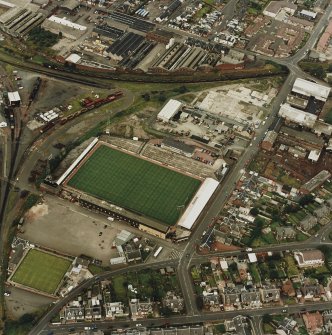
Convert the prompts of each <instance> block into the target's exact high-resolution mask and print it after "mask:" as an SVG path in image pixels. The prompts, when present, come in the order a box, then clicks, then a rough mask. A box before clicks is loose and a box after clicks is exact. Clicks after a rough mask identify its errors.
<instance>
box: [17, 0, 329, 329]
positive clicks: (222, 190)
mask: <svg viewBox="0 0 332 335" xmlns="http://www.w3.org/2000/svg"><path fill="white" fill-rule="evenodd" d="M234 4H236V0H233V1H232V0H231V1H230V2H229V10H230V11H231V10H232V6H233V5H234ZM225 8H226V7H225ZM225 10H226V9H225ZM331 11H332V4H331V5H329V7H328V8H327V9H326V12H325V14H324V15H323V17H322V18H321V20H320V21H319V23H318V24H317V25H316V27H315V29H314V31H313V32H312V35H311V37H310V38H309V39H308V41H307V42H306V44H305V45H304V47H303V48H301V49H300V50H298V52H297V53H296V54H295V55H294V56H292V57H289V58H288V59H273V58H271V57H263V56H258V57H261V58H264V59H270V60H273V61H275V62H277V63H279V64H281V65H285V66H287V67H288V69H289V72H290V73H289V76H288V77H287V79H286V81H285V82H284V84H283V86H282V87H281V89H280V91H279V93H278V95H277V96H276V98H275V99H274V101H273V103H272V105H271V111H270V114H269V115H268V119H267V120H266V123H265V125H264V126H262V128H261V129H259V131H258V132H257V136H256V138H255V139H254V140H253V141H252V146H249V147H248V149H247V150H246V151H245V152H244V154H243V155H242V156H241V157H240V158H239V160H238V162H237V164H236V165H235V167H234V168H233V169H232V170H231V171H230V173H229V174H228V175H227V176H226V178H225V180H224V181H223V182H222V183H221V185H220V186H219V188H218V189H217V191H216V194H215V195H214V199H213V201H212V203H211V205H210V207H209V208H208V209H206V210H205V211H204V212H203V213H202V214H201V216H200V218H199V221H198V224H197V227H196V229H195V230H194V232H193V233H192V236H191V238H190V240H189V241H188V243H187V244H186V245H185V247H184V251H183V253H182V255H181V256H180V257H179V259H172V260H166V261H157V262H155V263H153V264H151V265H150V267H151V268H160V267H164V266H167V265H170V266H175V267H177V270H178V278H179V282H180V285H181V288H182V291H183V296H184V299H185V304H186V309H187V315H186V316H180V317H172V318H171V321H172V323H179V324H185V323H196V322H204V321H213V320H219V319H220V318H228V317H233V316H235V315H239V314H242V315H248V314H249V315H250V316H252V317H260V316H261V315H262V314H264V313H271V314H272V313H280V312H281V311H282V307H281V306H275V307H266V308H264V309H258V310H241V311H234V312H219V313H201V312H200V311H198V309H197V306H196V297H195V293H194V288H193V285H192V281H191V279H190V274H189V269H190V266H191V265H192V264H195V263H196V262H201V261H206V260H207V257H210V256H211V255H206V256H202V255H197V254H195V252H194V251H195V250H196V246H197V245H198V243H199V241H200V237H201V236H202V233H203V231H204V230H206V228H207V226H208V225H209V224H210V223H212V222H213V219H214V217H216V216H217V215H218V213H219V212H220V210H221V208H222V207H223V206H224V204H225V202H226V201H227V199H228V196H229V194H230V193H231V192H232V190H233V189H234V185H235V183H236V182H237V181H238V179H239V178H240V177H241V174H242V171H243V170H244V169H245V167H246V166H247V164H248V162H250V160H251V159H252V157H254V156H255V154H256V153H257V151H258V149H259V143H260V141H261V140H262V139H263V137H264V133H265V131H266V130H267V129H268V128H269V127H270V126H271V124H272V123H273V122H274V120H275V118H276V115H277V112H278V110H279V107H280V104H281V103H283V102H284V101H285V99H286V97H287V94H288V93H289V91H290V89H291V86H292V84H293V82H294V80H295V79H296V78H297V77H304V78H308V75H307V74H304V73H303V72H302V71H301V70H300V69H299V67H298V66H297V63H298V62H299V61H300V60H301V59H302V58H303V57H304V56H305V55H306V53H307V50H308V49H310V48H312V47H313V45H314V44H315V42H316V41H317V38H318V36H319V35H320V33H321V31H322V29H323V28H324V25H325V24H326V22H327V18H328V16H329V15H330V14H331ZM71 126H72V124H71V123H68V124H66V125H65V126H64V127H63V128H61V131H66V129H69V128H70V127H71ZM55 134H56V133H55ZM53 140H54V138H53V137H52V133H51V134H50V135H47V138H45V141H43V142H42V146H44V145H45V146H48V145H51V143H52V141H53ZM39 145H40V143H37V144H36V145H35V147H34V149H33V150H31V152H30V154H29V156H28V157H26V160H25V162H24V164H22V165H21V169H20V171H19V174H18V176H19V178H20V179H21V180H22V181H23V183H24V180H26V179H27V173H29V171H30V170H31V167H32V164H33V162H34V161H35V160H36V159H37V158H38V154H39V151H38V148H37V147H38V146H39ZM39 149H40V148H39ZM19 185H21V184H20V183H19ZM22 186H24V187H25V188H26V187H28V185H22ZM328 231H329V228H326V231H325V228H324V234H327V232H328ZM322 238H323V235H321V236H319V237H317V238H316V239H311V240H310V241H309V242H303V243H294V244H288V245H286V246H285V245H277V246H270V247H269V250H271V251H272V250H274V251H278V250H279V251H280V250H285V248H287V249H289V250H296V249H301V248H308V247H315V246H318V245H321V243H322ZM255 251H266V248H258V249H255ZM233 254H234V255H236V254H239V251H234V252H223V253H216V254H215V255H216V256H228V255H233ZM145 267H146V264H139V265H133V266H130V267H128V268H125V269H121V270H116V271H111V272H105V273H103V274H102V275H98V276H95V277H93V278H91V279H90V280H87V281H85V282H83V283H82V284H81V285H79V286H78V287H76V288H74V289H73V290H72V291H71V292H70V293H69V294H68V295H67V296H66V297H65V298H63V299H61V300H59V301H58V302H57V303H55V304H54V305H53V306H52V307H51V308H50V310H49V311H48V312H47V313H46V314H45V315H44V316H43V318H42V319H41V320H40V321H39V323H38V324H37V325H36V326H35V327H34V328H33V330H32V331H31V332H30V334H31V335H36V334H42V333H44V332H45V328H46V327H47V326H48V323H49V322H50V320H51V319H52V317H53V316H54V315H56V314H57V313H58V312H59V311H60V310H61V308H62V307H63V306H64V305H65V304H66V303H68V302H69V301H70V300H72V299H73V298H75V297H76V296H77V295H78V294H79V293H80V292H81V291H82V290H84V289H85V288H87V287H89V286H91V284H93V283H94V282H95V281H99V280H101V279H105V278H109V277H111V276H114V275H117V274H120V273H123V272H124V271H128V270H130V271H135V270H136V271H137V270H141V269H144V268H145ZM330 305H331V303H330V302H318V303H311V304H306V306H305V308H306V309H307V310H320V309H324V308H330ZM303 308H304V307H303V306H300V305H294V306H290V307H288V313H296V312H299V311H301V309H303ZM167 320H170V318H169V319H167ZM257 320H258V321H257ZM257 320H256V319H253V324H254V325H255V327H256V326H257V322H259V318H258V319H257ZM121 322H122V323H123V321H121ZM121 322H117V323H116V322H109V321H105V322H100V323H98V324H99V326H100V327H108V326H110V325H111V326H113V325H121ZM140 322H141V323H142V324H150V325H151V322H154V323H155V325H158V324H162V322H164V323H165V322H166V319H157V320H155V319H153V320H152V319H149V320H143V321H140ZM126 324H132V322H130V321H128V322H126ZM60 327H64V328H65V329H68V328H69V327H70V325H65V326H63V325H62V326H60ZM71 327H72V326H71ZM75 327H76V328H77V327H83V324H82V325H80V324H77V326H76V325H75ZM49 329H52V330H53V329H54V330H55V331H58V330H59V327H50V328H49ZM258 331H259V329H258ZM256 335H260V333H259V332H258V333H257V334H256Z"/></svg>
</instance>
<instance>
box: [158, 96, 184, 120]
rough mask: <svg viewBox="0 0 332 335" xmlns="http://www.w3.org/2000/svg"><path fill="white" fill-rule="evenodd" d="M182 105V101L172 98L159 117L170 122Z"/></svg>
mask: <svg viewBox="0 0 332 335" xmlns="http://www.w3.org/2000/svg"><path fill="white" fill-rule="evenodd" d="M181 107H182V102H180V101H177V100H174V99H170V100H169V101H168V102H167V104H166V105H165V106H164V107H163V108H162V110H161V111H160V112H159V114H158V115H157V119H158V120H160V121H163V122H169V121H170V120H171V118H172V117H173V116H174V115H175V114H176V113H177V112H178V111H179V110H180V109H181Z"/></svg>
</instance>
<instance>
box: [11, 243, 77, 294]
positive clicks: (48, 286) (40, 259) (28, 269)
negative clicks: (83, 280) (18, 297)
mask: <svg viewBox="0 0 332 335" xmlns="http://www.w3.org/2000/svg"><path fill="white" fill-rule="evenodd" d="M70 264H71V262H70V261H69V260H67V259H64V258H62V257H58V256H55V255H51V254H48V253H45V252H42V251H39V250H36V249H31V250H30V251H29V252H28V254H27V255H26V256H25V258H24V259H23V261H22V262H21V264H20V265H19V267H18V269H17V270H16V271H15V273H14V275H13V277H12V281H14V282H16V283H18V284H22V285H24V286H28V287H31V288H34V289H36V290H38V291H42V292H46V293H50V294H53V293H54V292H55V290H56V288H57V287H58V285H59V284H60V282H61V280H62V278H63V276H64V275H65V273H66V272H67V270H68V268H69V266H70Z"/></svg>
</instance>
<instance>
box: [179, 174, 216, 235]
mask: <svg viewBox="0 0 332 335" xmlns="http://www.w3.org/2000/svg"><path fill="white" fill-rule="evenodd" d="M218 186H219V182H217V181H216V180H214V179H212V178H207V179H205V180H204V182H203V183H202V185H201V187H200V188H199V190H198V191H197V193H196V194H195V196H194V198H193V199H192V201H191V202H190V204H189V205H188V207H187V209H186V210H185V212H184V213H183V215H182V216H181V218H180V220H179V222H178V225H179V226H180V227H183V228H186V229H189V230H190V229H191V228H192V227H193V226H194V224H195V222H196V220H197V219H198V217H199V215H200V214H201V212H202V211H203V209H204V207H205V206H206V204H207V203H208V202H209V200H210V198H211V197H212V195H213V194H214V192H215V191H216V189H217V188H218Z"/></svg>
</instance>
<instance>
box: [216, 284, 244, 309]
mask: <svg viewBox="0 0 332 335" xmlns="http://www.w3.org/2000/svg"><path fill="white" fill-rule="evenodd" d="M221 296H222V299H223V304H224V308H225V310H232V309H234V308H238V307H239V306H240V302H241V297H240V290H239V289H238V288H236V287H234V288H233V287H225V289H224V292H223V293H222V295H221Z"/></svg>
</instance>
